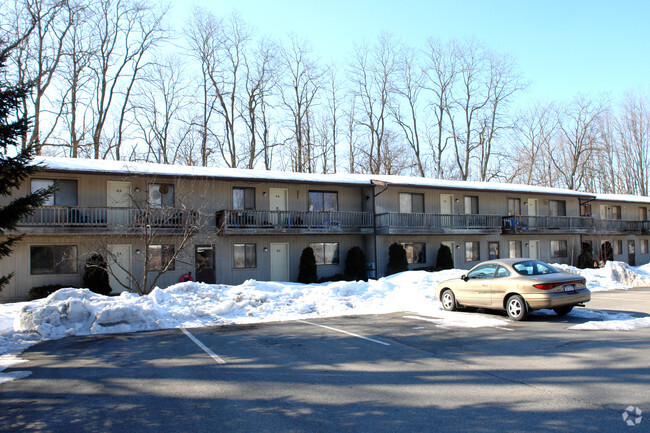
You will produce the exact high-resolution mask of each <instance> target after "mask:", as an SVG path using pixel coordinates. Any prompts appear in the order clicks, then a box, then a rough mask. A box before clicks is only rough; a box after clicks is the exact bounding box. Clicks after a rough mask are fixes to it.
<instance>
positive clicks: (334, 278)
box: [318, 273, 356, 283]
mask: <svg viewBox="0 0 650 433" xmlns="http://www.w3.org/2000/svg"><path fill="white" fill-rule="evenodd" d="M330 281H356V280H355V278H354V277H352V276H351V275H348V274H340V273H339V274H334V275H331V276H329V277H323V278H319V279H318V282H319V283H327V282H330Z"/></svg>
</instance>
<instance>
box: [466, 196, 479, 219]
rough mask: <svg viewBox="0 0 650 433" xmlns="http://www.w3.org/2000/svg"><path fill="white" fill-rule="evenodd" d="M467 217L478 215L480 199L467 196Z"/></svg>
mask: <svg viewBox="0 0 650 433" xmlns="http://www.w3.org/2000/svg"><path fill="white" fill-rule="evenodd" d="M465 215H478V197H477V196H474V195H466V196H465Z"/></svg>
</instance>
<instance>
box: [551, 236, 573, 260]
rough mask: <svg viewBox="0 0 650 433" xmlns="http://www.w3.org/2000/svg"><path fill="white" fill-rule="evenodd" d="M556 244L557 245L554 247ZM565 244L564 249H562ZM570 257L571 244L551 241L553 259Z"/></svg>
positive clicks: (564, 241)
mask: <svg viewBox="0 0 650 433" xmlns="http://www.w3.org/2000/svg"><path fill="white" fill-rule="evenodd" d="M554 244H556V245H555V246H554ZM562 244H564V248H562V246H561V245H562ZM567 257H569V242H568V241H566V240H552V241H551V258H553V259H560V258H567Z"/></svg>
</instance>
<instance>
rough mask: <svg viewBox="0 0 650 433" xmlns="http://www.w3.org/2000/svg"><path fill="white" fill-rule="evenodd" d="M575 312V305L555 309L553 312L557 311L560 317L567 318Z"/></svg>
mask: <svg viewBox="0 0 650 433" xmlns="http://www.w3.org/2000/svg"><path fill="white" fill-rule="evenodd" d="M571 310H573V305H566V306H564V307H557V308H553V311H555V314H557V315H558V316H566V315H567V314H569V313H570V312H571Z"/></svg>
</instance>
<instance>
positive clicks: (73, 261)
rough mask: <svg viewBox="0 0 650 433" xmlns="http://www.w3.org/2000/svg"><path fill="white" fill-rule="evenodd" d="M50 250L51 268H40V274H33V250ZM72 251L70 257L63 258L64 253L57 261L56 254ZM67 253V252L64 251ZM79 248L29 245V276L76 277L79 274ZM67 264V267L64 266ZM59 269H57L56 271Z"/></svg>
mask: <svg viewBox="0 0 650 433" xmlns="http://www.w3.org/2000/svg"><path fill="white" fill-rule="evenodd" d="M37 248H39V249H51V254H50V255H51V266H50V267H47V268H45V267H40V268H37V269H39V270H43V271H40V272H35V269H34V268H35V267H34V259H35V249H37ZM64 249H67V250H68V251H74V252H73V254H72V255H71V256H70V257H67V258H66V257H65V255H64V254H65V252H64V253H63V255H61V256H60V258H58V259H57V255H56V252H57V250H58V251H64ZM66 252H67V251H66ZM78 259H79V247H78V246H77V245H68V244H66V245H38V244H37V245H30V246H29V275H76V274H78V273H79V263H78V261H79V260H78ZM66 264H67V266H65V265H66ZM57 268H59V269H57Z"/></svg>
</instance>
